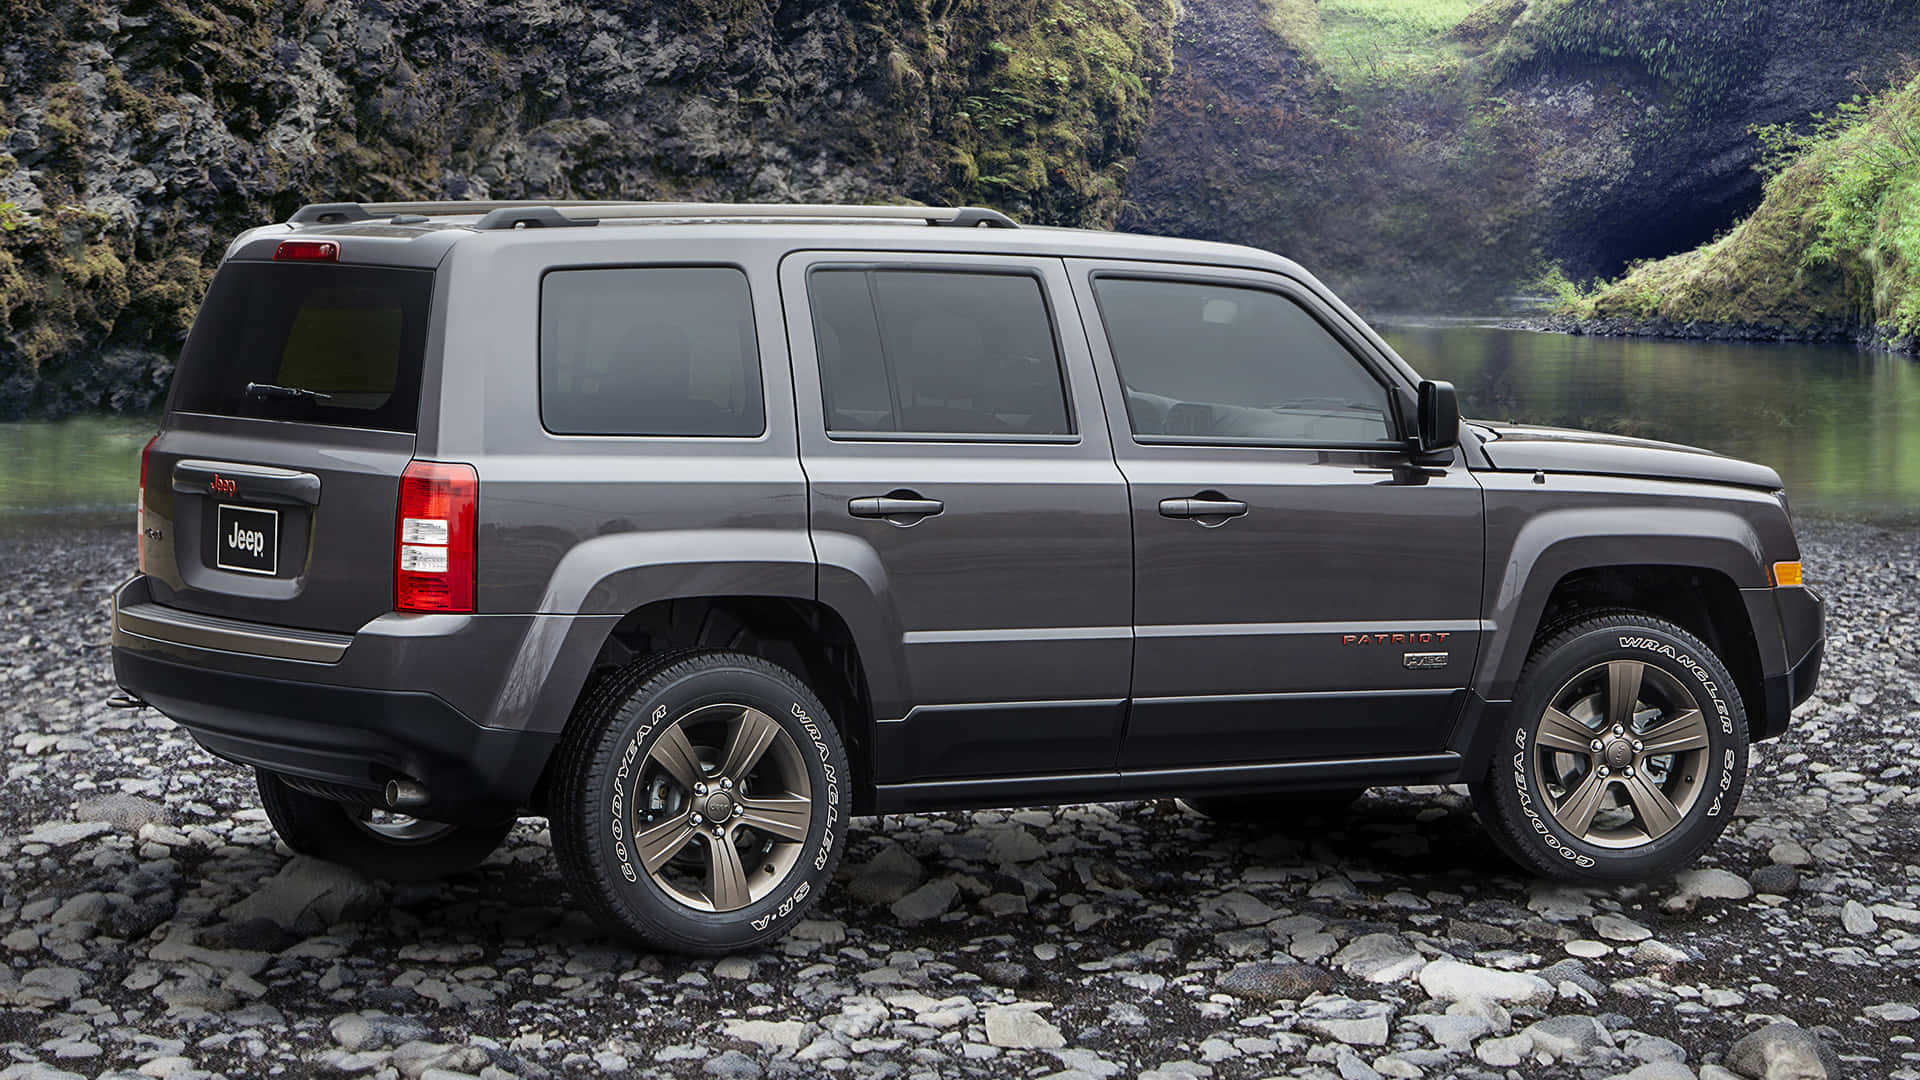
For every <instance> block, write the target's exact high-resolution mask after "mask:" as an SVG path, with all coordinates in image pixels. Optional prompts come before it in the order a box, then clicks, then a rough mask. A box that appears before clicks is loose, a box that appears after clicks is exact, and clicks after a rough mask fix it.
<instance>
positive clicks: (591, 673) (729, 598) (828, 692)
mask: <svg viewBox="0 0 1920 1080" xmlns="http://www.w3.org/2000/svg"><path fill="white" fill-rule="evenodd" d="M683 649H714V650H725V651H729V652H739V653H744V654H747V655H750V656H757V657H760V658H761V659H763V660H766V661H768V662H770V663H773V664H777V665H779V666H781V667H783V668H786V669H787V670H789V671H791V672H793V673H794V674H795V675H797V676H799V677H800V678H801V679H802V680H804V681H805V682H806V683H807V685H808V686H809V687H810V688H811V689H812V690H813V691H814V693H816V694H818V695H819V696H820V697H821V699H822V700H823V702H824V703H825V704H826V706H827V709H828V712H829V714H830V715H831V717H832V718H833V720H834V722H835V725H836V727H837V728H838V729H839V731H840V735H841V738H842V739H843V740H844V741H845V742H846V744H847V756H848V758H849V759H850V761H851V762H852V763H853V765H854V771H855V783H854V792H855V806H856V812H858V810H859V808H860V807H863V806H864V805H865V804H866V803H867V802H868V801H869V800H870V781H869V780H868V779H867V778H868V777H870V776H871V775H872V769H871V765H870V761H871V759H870V753H871V750H870V748H871V746H872V724H873V717H874V711H873V694H872V688H871V684H870V681H869V676H868V670H867V665H866V662H865V660H864V659H863V654H862V651H861V649H860V645H859V643H858V641H857V640H856V638H855V635H854V632H853V630H852V629H851V627H850V626H849V625H848V622H847V620H846V619H845V618H843V617H842V616H841V614H840V613H839V612H837V611H835V610H834V609H833V608H832V607H830V606H828V605H826V604H823V603H821V602H820V601H818V600H814V599H811V598H809V597H800V596H781V595H766V594H752V595H699V596H676V597H670V598H665V599H657V600H653V601H650V602H647V603H644V604H641V605H639V606H638V607H635V608H633V609H632V610H630V611H628V612H627V613H626V614H625V615H623V616H621V617H620V618H619V619H618V621H615V622H613V623H612V625H610V626H608V627H607V628H606V630H605V633H604V635H603V636H602V638H601V640H600V642H599V646H598V649H597V650H596V651H595V653H594V655H593V659H592V660H591V662H590V663H589V664H588V665H587V670H586V672H585V675H584V678H583V679H582V681H581V682H580V684H579V687H578V690H577V692H576V693H575V694H574V695H573V699H572V702H571V707H570V708H569V710H568V714H567V718H566V724H567V727H569V728H570V727H571V726H572V725H573V724H574V723H576V722H577V720H578V717H577V716H576V715H575V713H576V712H577V709H578V705H579V703H580V702H581V701H584V700H586V699H587V698H588V697H590V696H591V695H592V693H593V691H594V690H595V688H596V687H597V686H598V685H599V684H600V681H601V680H603V679H605V678H607V677H608V676H610V675H611V674H613V673H614V672H617V671H619V670H620V669H621V668H624V667H626V666H627V665H629V664H631V663H633V662H634V661H635V660H639V659H642V658H644V657H647V656H650V655H659V654H662V653H666V652H674V651H679V650H683ZM552 768H553V762H551V761H550V762H549V763H548V766H547V773H548V774H550V773H551V770H552ZM550 782H551V776H550V775H543V776H542V777H541V780H540V783H539V784H538V786H537V787H536V789H535V793H534V799H533V802H534V805H535V806H543V805H544V799H545V796H546V793H547V791H548V789H549V786H550Z"/></svg>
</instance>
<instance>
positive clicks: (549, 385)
mask: <svg viewBox="0 0 1920 1080" xmlns="http://www.w3.org/2000/svg"><path fill="white" fill-rule="evenodd" d="M540 419H541V422H542V423H544V424H545V425H546V428H547V430H548V431H552V432H554V433H556V434H562V435H736V436H751V435H758V434H760V433H761V432H762V431H764V430H766V415H765V406H764V404H763V402H762V394H761V391H760V352H759V348H758V346H757V345H756V343H755V341H754V330H753V306H752V302H751V300H750V298H749V296H748V294H747V277H746V275H745V274H743V273H741V272H740V271H739V270H736V269H733V268H731V267H715V266H672V267H632V268H607V269H592V270H555V271H553V272H551V273H549V274H547V276H546V278H545V280H544V281H543V282H542V283H541V287H540Z"/></svg>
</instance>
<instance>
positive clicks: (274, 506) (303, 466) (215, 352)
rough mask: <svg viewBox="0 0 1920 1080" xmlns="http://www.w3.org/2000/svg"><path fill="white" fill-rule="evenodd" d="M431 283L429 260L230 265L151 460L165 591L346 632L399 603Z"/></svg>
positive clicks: (154, 531)
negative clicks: (399, 551) (403, 513)
mask: <svg viewBox="0 0 1920 1080" xmlns="http://www.w3.org/2000/svg"><path fill="white" fill-rule="evenodd" d="M329 246H331V247H332V248H333V250H334V251H335V252H338V251H339V250H340V249H341V248H343V247H348V246H349V245H348V244H346V243H341V242H333V243H331V244H330V245H329ZM433 293H434V272H433V271H432V270H430V269H423V268H417V267H393V266H373V265H366V264H356V263H349V262H344V261H324V262H318V261H316V262H307V261H300V262H279V261H260V260H250V259H249V260H232V261H229V262H228V263H227V264H226V265H224V266H223V267H222V268H221V269H220V271H219V273H218V274H217V275H216V276H215V278H214V281H213V284H212V285H211V287H210V288H209V289H208V292H207V297H206V299H205V301H204V302H203V303H202V305H201V309H200V315H199V317H198V318H197V319H196V320H195V322H194V328H193V332H192V333H191V335H189V337H188V340H187V344H186V347H185V349H184V350H183V351H182V353H181V356H180V363H179V366H178V368H177V369H176V374H175V377H174V387H173V391H172V394H171V396H170V398H169V402H168V413H167V417H166V419H165V420H164V421H163V424H162V432H161V434H160V436H159V438H158V439H157V440H156V441H155V442H154V444H153V446H152V447H151V449H150V450H149V452H148V457H147V463H146V469H145V476H146V488H145V501H144V506H145V512H144V523H143V524H144V529H145V543H144V546H145V553H146V558H145V569H146V571H147V573H148V574H149V575H150V587H151V589H152V593H153V598H154V599H155V600H156V601H157V602H159V603H161V604H165V605H168V606H171V607H176V608H181V609H185V610H189V611H196V612H201V613H205V614H210V615H218V616H227V617H232V618H238V619H243V620H247V621H251V622H260V623H267V624H273V625H279V626H288V627H299V628H302V629H310V630H325V631H335V632H341V633H346V632H351V631H354V630H357V629H358V628H360V627H361V626H362V625H364V624H365V623H366V622H367V621H368V620H370V619H372V618H374V617H376V616H378V615H381V614H384V613H386V612H388V611H391V610H392V609H393V562H394V513H395V504H396V500H397V498H398V494H399V485H400V476H401V473H402V472H403V471H404V470H405V469H406V466H407V463H408V461H410V460H411V459H412V457H413V453H414V442H415V432H416V430H417V425H418V418H419V411H420V394H421V381H422V372H423V369H424V367H425V364H426V355H427V348H428V346H427V338H428V332H427V331H428V324H429V321H430V319H431V317H432V308H433V300H434V296H433ZM249 384H251V385H252V389H251V390H249Z"/></svg>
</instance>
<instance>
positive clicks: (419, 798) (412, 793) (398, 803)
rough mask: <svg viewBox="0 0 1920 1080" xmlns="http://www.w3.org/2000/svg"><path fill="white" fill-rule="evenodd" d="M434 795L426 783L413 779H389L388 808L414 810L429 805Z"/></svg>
mask: <svg viewBox="0 0 1920 1080" xmlns="http://www.w3.org/2000/svg"><path fill="white" fill-rule="evenodd" d="M431 798H432V796H430V795H428V794H427V788H426V785H424V784H420V783H416V782H414V781H412V780H389V781H387V809H389V810H413V809H417V808H419V807H422V806H425V805H427V803H428V801H429V800H430V799H431Z"/></svg>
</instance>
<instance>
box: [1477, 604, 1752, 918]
mask: <svg viewBox="0 0 1920 1080" xmlns="http://www.w3.org/2000/svg"><path fill="white" fill-rule="evenodd" d="M1746 773H1747V717H1746V709H1745V706H1744V704H1743V702H1742V701H1741V699H1740V693H1739V690H1738V689H1737V688H1736V687H1735V685H1734V681H1733V677H1732V675H1731V674H1730V673H1729V672H1728V671H1727V667H1726V665H1725V664H1724V663H1723V662H1722V661H1721V660H1720V658H1719V657H1718V656H1715V655H1714V653H1713V651H1712V650H1711V649H1709V648H1708V647H1707V646H1706V645H1705V644H1704V643H1702V642H1701V641H1700V640H1699V639H1698V638H1696V637H1694V636H1693V635H1692V634H1689V633H1687V632H1686V631H1685V630H1682V629H1681V628H1679V627H1678V626H1675V625H1673V624H1672V623H1668V622H1665V621H1663V620H1661V619H1656V618H1653V617H1652V616H1649V615H1644V614H1638V613H1633V612H1610V613H1606V614H1602V615H1595V616H1590V617H1587V618H1584V619H1581V620H1580V621H1578V622H1575V623H1573V624H1571V625H1569V626H1567V627H1565V628H1563V629H1561V630H1559V631H1557V632H1555V633H1554V634H1553V635H1552V636H1551V637H1550V638H1549V639H1548V640H1547V641H1546V642H1544V643H1543V644H1541V645H1540V646H1539V647H1538V648H1536V649H1535V650H1534V652H1533V654H1532V655H1531V656H1530V657H1529V658H1528V660H1527V664H1526V667H1525V668H1524V669H1523V670H1522V672H1521V675H1520V681H1519V684H1518V686H1517V687H1516V690H1515V695H1514V708H1513V712H1512V713H1511V714H1510V715H1509V718H1508V722H1507V723H1505V724H1504V725H1503V727H1502V730H1501V731H1500V732H1499V734H1498V742H1497V746H1496V749H1495V752H1494V755H1493V761H1492V764H1491V766H1490V768H1489V772H1488V775H1487V776H1486V778H1485V779H1484V780H1482V781H1481V782H1479V783H1477V784H1474V785H1472V790H1473V797H1474V805H1475V807H1476V809H1477V810H1478V811H1479V814H1480V817H1481V819H1482V821H1483V822H1485V824H1486V826H1487V829H1488V831H1489V833H1491V834H1492V836H1493V838H1494V840H1495V842H1496V843H1497V844H1498V845H1499V846H1500V848H1501V849H1502V850H1504V851H1505V852H1506V853H1507V854H1508V855H1509V856H1511V857H1512V858H1513V859H1514V860H1515V861H1516V862H1518V863H1519V864H1520V865H1521V866H1523V867H1525V868H1526V869H1528V870H1532V871H1534V872H1535V873H1538V874H1542V875H1544V876H1547V877H1554V878H1561V879H1564V880H1569V881H1590V882H1611V881H1633V880H1641V879H1646V878H1652V877H1656V876H1660V875H1663V874H1667V873H1671V872H1673V871H1675V870H1678V869H1681V868H1683V867H1685V866H1686V865H1687V864H1688V863H1690V862H1692V861H1693V860H1694V859H1695V858H1696V857H1697V856H1698V855H1699V854H1700V852H1701V851H1702V850H1704V849H1705V848H1706V846H1707V845H1708V844H1710V843H1712V842H1713V841H1714V839H1715V838H1717V837H1718V836H1719V835H1720V832H1721V830H1722V829H1724V828H1726V825H1727V822H1728V821H1729V820H1730V819H1731V818H1732V816H1733V809H1734V805H1735V803H1737V802H1738V801H1739V798H1740V792H1741V790H1742V788H1743V787H1744V786H1745V783H1746Z"/></svg>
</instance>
